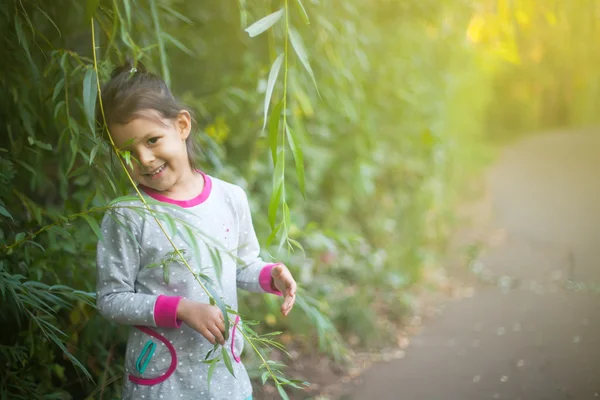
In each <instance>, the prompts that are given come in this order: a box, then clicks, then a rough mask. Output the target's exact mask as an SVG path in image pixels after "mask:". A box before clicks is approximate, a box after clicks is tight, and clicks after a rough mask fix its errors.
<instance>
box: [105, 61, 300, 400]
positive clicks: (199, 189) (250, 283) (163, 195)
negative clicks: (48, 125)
mask: <svg viewBox="0 0 600 400" xmlns="http://www.w3.org/2000/svg"><path fill="white" fill-rule="evenodd" d="M102 103H103V107H104V115H105V117H106V122H107V125H108V128H109V130H110V133H111V135H112V138H113V140H114V142H115V144H116V146H117V147H118V148H119V149H121V150H122V151H130V154H131V156H132V159H135V160H134V161H133V160H132V164H133V167H132V168H131V170H130V173H131V174H132V177H133V178H134V180H135V181H136V182H137V183H138V184H139V188H140V189H141V192H142V193H143V194H144V195H145V196H149V197H150V198H153V199H155V200H158V201H159V202H160V203H158V204H159V205H155V204H153V205H152V208H153V209H154V210H156V211H158V212H166V213H169V215H170V216H172V217H173V218H174V219H176V220H179V221H180V223H181V222H185V223H187V224H190V225H191V226H193V227H195V228H198V229H199V230H200V231H201V232H202V233H203V234H208V235H210V238H209V240H208V239H206V238H205V237H204V236H201V235H196V236H195V237H194V238H193V239H194V241H195V243H190V241H191V240H189V238H190V237H191V236H190V235H187V236H186V235H178V236H176V237H175V238H173V242H174V244H175V245H176V246H177V248H178V249H180V250H182V251H184V252H185V256H186V258H187V260H188V263H189V265H190V266H191V268H192V269H193V272H194V274H198V273H202V274H204V276H205V277H206V276H208V277H209V278H210V280H212V281H213V282H214V288H215V289H216V291H217V296H219V297H222V298H223V300H224V303H225V304H228V305H229V306H230V307H231V308H232V309H233V310H237V288H238V287H240V288H242V289H245V290H248V291H252V292H259V293H264V292H267V293H273V294H277V295H280V296H283V297H284V300H283V305H282V307H281V312H282V313H283V315H286V316H287V315H288V313H289V312H290V310H291V309H292V306H293V305H294V300H295V294H296V282H295V281H294V278H293V277H292V275H291V273H290V271H289V270H288V269H287V268H286V267H285V266H284V265H283V264H268V263H266V262H264V261H263V260H261V259H260V257H259V245H258V240H257V238H256V234H255V232H254V228H253V226H252V219H251V215H250V209H249V206H248V200H247V198H246V194H245V193H244V191H243V190H242V189H241V188H240V187H238V186H235V185H232V184H229V183H226V182H224V181H221V180H219V179H217V178H214V177H211V176H209V175H207V174H205V173H203V172H201V171H199V170H197V169H196V168H195V164H194V162H195V160H194V154H193V150H194V146H193V143H192V140H193V139H192V137H191V135H190V132H191V129H192V119H191V116H190V112H189V111H188V110H187V109H186V108H185V107H183V106H182V105H180V104H179V103H178V102H177V100H175V98H174V97H173V95H172V94H171V92H170V91H169V89H168V88H167V86H166V84H165V83H164V81H162V80H161V79H160V78H158V77H157V76H155V75H153V74H151V73H149V72H147V71H145V70H144V69H143V67H141V66H140V65H138V67H137V69H136V68H134V67H133V66H132V65H126V66H123V67H120V68H117V69H116V70H115V71H114V72H113V74H112V77H111V80H110V81H109V82H108V83H107V84H106V85H105V87H104V88H103V90H102ZM154 203H156V202H154ZM141 205H142V204H141V201H136V202H127V203H120V204H119V207H117V208H116V209H113V210H111V211H110V212H108V213H107V214H106V215H105V216H104V219H103V221H102V227H101V229H102V233H103V238H102V239H101V240H100V241H99V243H98V251H97V267H98V279H97V305H98V309H99V310H100V313H101V314H102V315H103V316H104V317H105V318H107V319H109V320H113V321H116V322H118V323H122V324H127V325H130V326H132V327H133V329H131V330H130V334H129V338H128V341H127V349H126V352H127V354H126V362H125V371H126V376H125V383H124V386H123V399H169V400H171V399H173V400H175V399H186V400H187V399H190V400H191V399H211V400H212V399H214V400H218V399H227V400H245V399H251V398H252V387H251V385H250V380H249V378H248V375H247V373H246V370H245V368H244V367H243V365H242V364H241V363H240V359H239V356H240V354H241V352H242V346H243V338H242V336H241V335H240V334H239V333H238V334H237V335H236V329H237V325H238V324H239V323H240V321H239V317H237V318H236V320H235V323H234V324H232V326H231V327H230V329H229V332H228V334H226V332H224V330H225V323H224V321H225V320H224V319H225V318H230V317H231V315H230V316H226V315H222V313H221V311H220V309H219V308H218V307H216V306H212V305H210V302H209V297H208V295H207V294H206V293H205V292H204V290H203V289H202V288H201V287H200V285H199V284H198V282H196V280H195V277H194V276H193V275H192V273H191V272H190V271H189V270H188V268H187V267H186V266H185V265H184V264H183V263H182V262H179V261H178V260H177V257H174V256H173V250H174V249H173V247H172V245H171V243H170V242H169V240H168V239H167V238H166V237H165V235H164V234H163V233H162V231H161V230H160V228H159V226H158V224H157V222H156V221H155V220H154V218H153V217H151V216H150V215H148V214H147V213H146V214H145V213H141V215H140V213H137V212H136V211H135V210H134V207H138V209H139V207H140V206H141ZM180 223H178V228H180V229H185V228H182V227H181V226H180ZM180 229H178V232H179V231H180ZM211 248H212V249H215V248H216V249H218V251H220V252H221V253H222V254H221V256H220V259H221V265H220V268H217V267H218V266H216V265H214V264H213V260H215V257H212V256H211V252H210V250H211ZM194 250H195V251H194ZM192 254H193V255H194V256H195V257H190V255H192ZM232 254H233V256H232ZM165 260H167V261H165ZM161 263H163V264H165V263H166V264H168V265H161ZM218 270H220V274H218V273H217V271H218ZM219 283H220V284H219ZM225 338H227V340H225ZM215 343H219V344H221V345H223V346H225V348H226V349H227V353H228V356H229V357H231V359H232V360H235V361H236V362H233V370H234V373H235V377H234V376H232V375H231V374H230V373H229V371H228V370H227V368H226V367H225V365H224V363H223V361H220V362H219V363H218V365H217V367H216V370H215V371H214V374H213V375H212V378H211V381H210V386H209V385H208V380H207V378H208V376H207V375H208V366H209V365H208V364H205V363H203V361H204V359H205V356H206V354H207V353H208V351H209V350H211V349H212V348H213V345H214V344H215Z"/></svg>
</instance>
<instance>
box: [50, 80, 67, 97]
mask: <svg viewBox="0 0 600 400" xmlns="http://www.w3.org/2000/svg"><path fill="white" fill-rule="evenodd" d="M64 86H65V78H61V79H60V80H59V81H58V82H57V83H56V86H54V92H53V93H52V101H53V102H54V101H56V98H57V97H58V95H59V94H60V92H61V91H62V89H63V87H64Z"/></svg>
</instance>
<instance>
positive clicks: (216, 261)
mask: <svg viewBox="0 0 600 400" xmlns="http://www.w3.org/2000/svg"><path fill="white" fill-rule="evenodd" d="M207 247H208V252H209V253H210V258H211V260H212V262H213V266H214V268H215V274H216V275H217V280H218V281H219V285H221V287H223V285H222V283H221V278H222V277H223V259H222V258H221V253H220V252H219V251H218V250H216V249H215V248H214V247H210V246H207ZM223 316H225V314H223Z"/></svg>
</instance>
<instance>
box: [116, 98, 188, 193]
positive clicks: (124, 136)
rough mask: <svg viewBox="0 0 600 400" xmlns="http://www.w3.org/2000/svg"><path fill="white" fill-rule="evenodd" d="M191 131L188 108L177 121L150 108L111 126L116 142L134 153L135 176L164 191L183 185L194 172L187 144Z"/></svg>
mask: <svg viewBox="0 0 600 400" xmlns="http://www.w3.org/2000/svg"><path fill="white" fill-rule="evenodd" d="M190 131H191V116H190V114H189V113H188V112H187V111H185V110H184V111H181V112H180V113H179V115H178V116H177V118H175V119H173V120H172V119H167V118H163V117H162V116H161V115H160V113H158V112H157V111H155V110H147V111H144V112H143V117H139V118H135V119H133V120H132V121H131V122H129V123H127V124H124V125H121V124H115V125H113V126H111V127H110V132H111V135H112V137H113V140H114V141H115V145H116V146H117V147H118V148H119V149H120V150H121V151H130V152H131V159H132V160H131V163H132V164H133V169H132V170H131V169H130V172H131V174H132V177H133V179H135V180H136V181H137V182H138V183H141V184H142V185H144V186H147V187H149V188H151V189H154V190H157V191H161V192H165V191H166V192H168V191H170V190H171V189H172V188H173V187H174V186H175V185H177V184H181V183H182V182H181V181H182V180H185V179H186V178H187V177H189V176H190V173H191V172H192V170H191V167H190V164H189V159H188V153H187V148H186V145H185V140H186V139H187V137H188V136H189V134H190Z"/></svg>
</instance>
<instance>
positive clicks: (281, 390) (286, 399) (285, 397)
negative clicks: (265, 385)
mask: <svg viewBox="0 0 600 400" xmlns="http://www.w3.org/2000/svg"><path fill="white" fill-rule="evenodd" d="M277 391H278V392H279V395H280V396H281V398H282V399H283V400H290V398H289V397H288V395H287V393H286V392H285V390H283V387H282V386H281V385H277Z"/></svg>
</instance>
